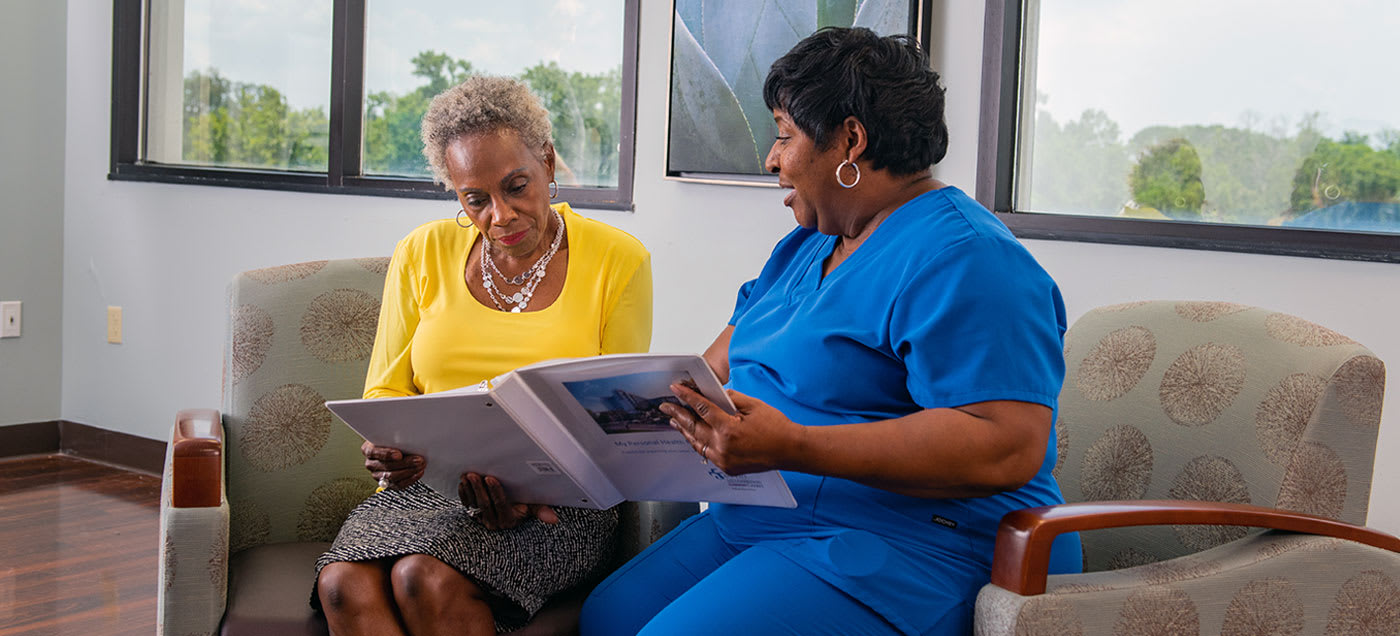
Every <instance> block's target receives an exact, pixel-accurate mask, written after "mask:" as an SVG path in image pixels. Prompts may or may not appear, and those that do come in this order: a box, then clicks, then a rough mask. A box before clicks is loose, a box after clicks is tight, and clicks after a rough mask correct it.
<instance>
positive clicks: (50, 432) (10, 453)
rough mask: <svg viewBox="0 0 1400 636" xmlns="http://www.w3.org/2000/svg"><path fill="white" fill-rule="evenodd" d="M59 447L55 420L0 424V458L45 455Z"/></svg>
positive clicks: (56, 450) (54, 451)
mask: <svg viewBox="0 0 1400 636" xmlns="http://www.w3.org/2000/svg"><path fill="white" fill-rule="evenodd" d="M60 448H62V446H61V445H60V443H59V437H58V421H57V420H54V421H50V422H30V423H28V424H10V425H7V426H0V459H3V458H6V457H18V456H20V455H46V454H49V453H56V452H58V450H59V449H60Z"/></svg>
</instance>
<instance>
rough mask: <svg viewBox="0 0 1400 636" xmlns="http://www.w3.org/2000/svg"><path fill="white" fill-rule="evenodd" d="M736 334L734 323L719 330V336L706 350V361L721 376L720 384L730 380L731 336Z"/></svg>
mask: <svg viewBox="0 0 1400 636" xmlns="http://www.w3.org/2000/svg"><path fill="white" fill-rule="evenodd" d="M733 334H734V325H729V326H727V327H725V328H724V330H723V331H721V332H719V337H717V338H715V341H714V342H712V343H710V348H708V349H706V350H705V354H704V356H703V357H704V358H705V362H706V363H708V364H709V365H710V368H711V369H713V370H714V372H715V377H717V378H719V382H720V384H724V383H725V382H728V381H729V338H730V336H731V335H733Z"/></svg>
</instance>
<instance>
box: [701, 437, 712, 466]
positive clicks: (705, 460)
mask: <svg viewBox="0 0 1400 636" xmlns="http://www.w3.org/2000/svg"><path fill="white" fill-rule="evenodd" d="M708 452H710V443H709V442H705V443H704V444H703V445H701V446H700V463H702V464H708V463H710V456H709V455H706V454H705V453H708Z"/></svg>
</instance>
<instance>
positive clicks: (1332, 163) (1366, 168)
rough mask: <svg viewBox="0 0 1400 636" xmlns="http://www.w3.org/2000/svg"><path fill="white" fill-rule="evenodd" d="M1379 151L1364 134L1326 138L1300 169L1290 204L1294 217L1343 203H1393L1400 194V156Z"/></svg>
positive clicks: (1345, 134)
mask: <svg viewBox="0 0 1400 636" xmlns="http://www.w3.org/2000/svg"><path fill="white" fill-rule="evenodd" d="M1394 146H1395V142H1393V141H1392V142H1391V148H1387V149H1385V150H1376V149H1375V148H1372V147H1371V145H1370V143H1369V141H1368V139H1367V138H1366V137H1365V136H1364V135H1359V134H1357V133H1354V132H1346V133H1343V135H1342V139H1341V140H1340V141H1333V140H1331V139H1323V140H1321V141H1319V142H1318V144H1317V147H1316V148H1315V149H1314V150H1313V151H1312V153H1311V154H1309V155H1308V156H1307V158H1305V159H1304V160H1303V162H1302V165H1301V166H1299V167H1298V171H1297V173H1296V174H1295V175H1294V177H1293V191H1292V196H1291V197H1290V200H1289V203H1290V204H1291V205H1290V208H1289V210H1290V212H1292V213H1293V214H1295V215H1298V214H1303V213H1305V212H1308V211H1310V210H1314V209H1317V208H1322V207H1326V206H1329V205H1333V204H1335V203H1339V202H1341V201H1358V202H1392V201H1396V197H1397V195H1400V153H1397V152H1394V151H1393V150H1392V148H1394Z"/></svg>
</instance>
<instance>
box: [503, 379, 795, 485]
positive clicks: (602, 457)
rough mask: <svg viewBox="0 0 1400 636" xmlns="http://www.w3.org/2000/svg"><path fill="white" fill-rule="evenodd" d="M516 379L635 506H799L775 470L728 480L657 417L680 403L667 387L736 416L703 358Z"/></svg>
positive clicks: (668, 424)
mask: <svg viewBox="0 0 1400 636" xmlns="http://www.w3.org/2000/svg"><path fill="white" fill-rule="evenodd" d="M515 374H516V375H517V376H518V377H519V378H520V379H521V381H523V382H524V383H525V384H526V385H528V386H529V387H530V388H531V390H532V391H533V392H534V393H535V395H536V396H538V397H539V399H540V401H541V402H542V403H543V404H544V406H545V407H546V408H547V409H548V410H549V411H550V412H552V413H554V414H555V415H556V416H557V417H558V421H559V422H560V424H562V425H563V426H564V427H565V428H566V429H567V430H568V432H569V433H570V434H571V435H572V436H573V437H574V439H575V440H576V441H577V442H578V444H579V446H580V447H582V448H583V449H584V450H585V451H587V453H588V455H589V456H590V457H592V458H593V460H594V461H595V462H596V463H597V465H598V467H599V468H600V469H601V470H602V472H603V473H605V474H607V476H608V477H609V479H610V480H611V481H612V483H613V485H614V486H615V487H616V488H617V490H618V491H619V492H621V493H622V495H623V496H624V497H626V498H627V499H629V500H633V501H713V502H724V503H745V504H754V505H769V506H781V507H793V506H796V501H795V500H793V498H792V494H791V492H790V491H789V490H788V488H787V485H786V484H785V483H784V482H783V480H782V477H781V476H780V475H779V474H778V473H777V472H776V471H769V472H765V473H757V474H752V475H743V476H737V477H736V476H731V475H726V474H725V473H723V472H721V471H720V470H718V469H717V468H715V467H714V466H711V465H709V464H706V463H704V462H703V461H702V460H701V457H700V455H699V454H698V453H696V452H695V450H694V449H693V448H691V447H690V444H689V443H688V442H687V441H686V440H685V437H683V436H682V435H681V434H680V433H679V432H677V431H675V430H674V429H672V428H671V426H670V419H669V418H668V417H667V416H666V415H665V414H664V413H662V412H661V411H660V410H658V408H657V407H658V406H659V405H660V404H661V403H663V402H672V403H677V404H678V403H679V400H677V399H676V398H675V396H673V395H672V394H671V391H670V388H669V387H670V385H671V384H672V383H674V382H681V383H688V384H690V385H691V386H693V387H695V388H696V389H697V390H699V391H700V393H702V394H703V395H705V396H707V397H709V398H710V399H711V400H712V401H714V402H716V403H717V404H718V405H719V406H720V408H722V409H724V410H725V411H727V412H730V413H732V412H733V411H734V406H733V404H731V403H730V401H729V398H728V396H727V395H726V394H725V393H724V391H723V388H722V387H721V386H720V384H719V381H718V380H717V379H716V378H715V376H714V373H713V372H712V371H711V370H710V367H709V365H708V364H706V363H705V361H704V359H703V358H701V357H700V356H697V355H694V354H678V355H669V354H622V355H610V356H598V357H595V358H584V359H575V360H569V361H552V362H546V363H541V364H538V365H531V366H529V367H524V368H521V369H518V370H517V371H516V372H515Z"/></svg>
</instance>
